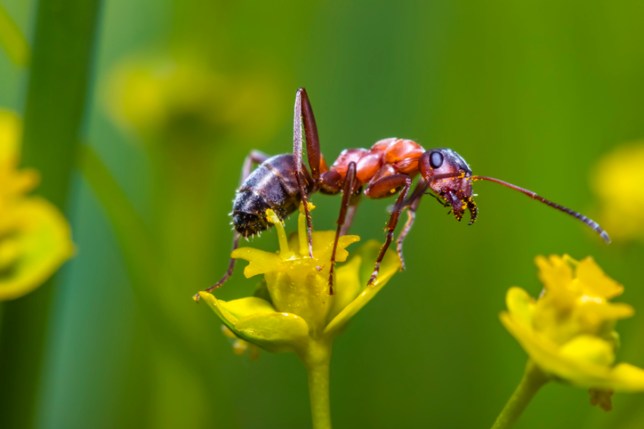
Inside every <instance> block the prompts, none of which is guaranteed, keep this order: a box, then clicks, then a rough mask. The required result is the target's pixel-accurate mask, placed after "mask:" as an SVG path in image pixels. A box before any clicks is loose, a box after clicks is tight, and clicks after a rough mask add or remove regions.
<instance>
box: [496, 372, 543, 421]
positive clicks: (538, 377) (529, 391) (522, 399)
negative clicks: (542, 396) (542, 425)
mask: <svg viewBox="0 0 644 429" xmlns="http://www.w3.org/2000/svg"><path fill="white" fill-rule="evenodd" d="M547 381H548V377H547V376H546V375H545V374H544V373H543V372H542V371H541V369H539V368H538V367H537V366H536V365H535V364H533V363H532V361H528V363H527V365H526V367H525V371H524V373H523V378H522V379H521V382H520V383H519V385H518V386H517V388H516V390H515V391H514V393H512V396H511V397H510V399H509V400H508V402H507V403H506V404H505V407H504V408H503V410H502V411H501V413H500V414H499V416H498V417H497V418H496V421H495V422H494V425H493V426H492V429H505V428H510V427H512V425H513V424H514V422H516V421H517V419H518V418H519V417H520V416H521V414H522V413H523V410H525V408H526V407H527V406H528V404H529V403H530V401H531V400H532V398H533V397H534V395H535V393H537V391H538V390H539V389H540V388H541V386H543V385H544V384H545V383H546V382H547Z"/></svg>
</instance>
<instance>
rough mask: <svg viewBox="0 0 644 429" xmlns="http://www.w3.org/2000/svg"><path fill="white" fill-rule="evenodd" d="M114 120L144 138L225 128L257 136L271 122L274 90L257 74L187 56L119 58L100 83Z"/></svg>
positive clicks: (195, 135)
mask: <svg viewBox="0 0 644 429" xmlns="http://www.w3.org/2000/svg"><path fill="white" fill-rule="evenodd" d="M105 90H106V91H105V94H106V99H107V104H108V108H109V111H110V113H111V115H112V116H113V117H114V118H115V119H116V121H117V123H118V124H119V125H120V126H121V127H123V128H125V129H127V130H129V131H133V132H135V133H136V134H137V135H139V136H140V137H143V138H145V139H148V138H152V139H156V138H169V139H173V138H176V139H180V141H181V142H186V141H189V140H191V139H192V140H199V141H203V140H206V141H208V140H209V139H211V138H212V137H213V136H215V137H220V136H221V135H225V134H227V133H235V134H238V135H242V136H243V137H244V138H256V137H258V136H260V135H261V134H262V133H264V132H265V131H266V129H267V127H269V126H271V125H273V124H274V123H275V122H276V119H277V116H276V113H277V112H275V111H274V110H273V109H270V108H268V106H272V105H274V104H275V103H274V102H273V99H274V98H275V92H274V91H273V89H272V85H270V84H268V82H266V81H264V80H263V79H262V78H244V77H240V76H230V75H226V74H223V73H218V72H215V71H214V70H213V69H212V68H211V67H209V66H207V65H206V64H204V63H203V62H202V61H201V60H199V59H196V58H191V57H189V56H183V57H176V58H175V57H171V56H167V55H156V56H140V57H135V58H132V59H130V60H126V61H124V62H123V63H122V64H120V65H119V66H118V67H117V68H116V69H115V70H114V71H113V72H112V74H111V76H110V78H109V80H108V85H107V87H106V88H105Z"/></svg>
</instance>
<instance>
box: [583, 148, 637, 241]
mask: <svg viewBox="0 0 644 429" xmlns="http://www.w3.org/2000/svg"><path fill="white" fill-rule="evenodd" d="M592 185H593V188H594V190H595V193H596V194H597V196H598V197H599V200H600V205H601V210H600V214H599V218H600V220H601V223H602V225H603V226H604V227H606V229H607V230H608V231H610V233H611V236H612V237H613V238H614V239H615V241H620V240H622V241H624V240H640V241H644V141H640V142H636V143H632V144H630V145H625V146H622V147H619V148H617V149H616V150H614V151H613V152H612V153H610V154H608V155H606V156H605V157H604V158H603V159H602V160H601V161H600V162H599V164H598V166H597V168H596V169H595V171H594V172H593V175H592Z"/></svg>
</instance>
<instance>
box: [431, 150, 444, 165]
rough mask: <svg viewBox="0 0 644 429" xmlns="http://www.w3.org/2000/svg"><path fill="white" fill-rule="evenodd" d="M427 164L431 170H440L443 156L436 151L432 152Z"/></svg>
mask: <svg viewBox="0 0 644 429" xmlns="http://www.w3.org/2000/svg"><path fill="white" fill-rule="evenodd" d="M429 164H430V165H431V166H432V168H440V166H441V165H443V154H442V153H440V152H438V151H434V152H432V153H431V154H430V155H429Z"/></svg>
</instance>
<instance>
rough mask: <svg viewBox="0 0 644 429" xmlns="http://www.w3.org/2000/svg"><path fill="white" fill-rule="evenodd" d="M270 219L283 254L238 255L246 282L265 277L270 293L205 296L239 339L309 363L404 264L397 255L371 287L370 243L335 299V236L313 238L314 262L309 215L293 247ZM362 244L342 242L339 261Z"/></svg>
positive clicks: (343, 271) (342, 275) (341, 276)
mask: <svg viewBox="0 0 644 429" xmlns="http://www.w3.org/2000/svg"><path fill="white" fill-rule="evenodd" d="M268 214H269V219H271V220H272V222H273V223H274V224H275V227H276V229H277V235H278V239H279V243H280V250H279V252H277V253H272V252H265V251H263V250H259V249H253V248H240V249H237V250H235V251H234V252H233V254H232V255H233V257H234V258H239V259H245V260H247V261H249V264H248V265H247V266H246V267H245V269H244V275H245V276H246V277H253V276H256V275H259V274H262V275H263V276H264V280H265V290H261V291H260V293H259V294H258V295H262V296H263V297H260V296H253V297H247V298H241V299H236V300H233V301H228V302H226V301H222V300H218V299H217V298H215V296H214V295H212V294H210V293H207V292H200V296H201V298H202V299H204V300H205V301H206V302H207V303H208V304H209V305H210V306H211V307H212V309H213V310H214V311H215V313H217V315H218V316H219V318H220V319H221V320H222V321H223V322H224V323H225V324H226V326H228V328H229V329H230V330H231V331H232V332H234V333H235V334H236V335H237V336H238V337H239V338H242V339H244V340H246V341H248V342H250V343H252V344H255V345H257V346H259V347H261V348H263V349H265V350H268V351H272V352H281V351H293V352H296V353H297V354H298V355H299V356H300V357H302V358H303V359H304V360H305V361H306V360H307V359H308V358H309V357H310V356H309V355H310V352H311V350H312V348H315V347H316V343H322V344H325V345H330V342H331V340H332V339H333V337H334V336H335V335H337V334H338V333H339V332H340V331H341V330H342V328H343V327H344V326H345V325H346V324H347V322H348V321H349V319H350V318H351V317H353V316H354V315H355V314H356V313H357V312H358V311H359V310H360V309H361V308H362V307H363V306H364V305H366V304H367V302H369V301H370V300H371V299H372V298H373V297H374V296H375V295H376V294H377V293H378V292H379V291H380V289H382V287H383V286H384V285H385V284H386V283H387V282H388V281H389V279H390V278H391V277H392V276H393V275H394V273H396V272H397V271H398V269H399V268H400V262H399V260H398V257H397V256H396V255H395V254H393V253H388V254H387V255H386V257H385V259H384V261H383V263H382V266H381V271H380V275H379V277H378V280H377V282H376V284H375V285H374V286H366V285H367V280H368V276H369V274H370V271H371V269H372V267H371V265H370V263H371V261H373V260H374V258H375V255H376V253H377V251H378V249H379V245H378V243H376V242H371V243H368V244H367V245H365V246H363V248H362V249H361V250H360V251H359V255H356V256H354V257H353V258H352V259H351V260H350V261H349V262H348V263H346V264H344V265H341V266H338V268H337V270H336V277H335V278H336V280H335V285H334V294H333V295H330V294H329V285H328V276H329V260H330V256H331V251H332V246H333V239H334V235H335V232H334V231H323V232H314V233H313V255H314V257H313V258H310V257H309V256H308V248H307V245H306V228H305V226H304V225H305V222H304V219H303V215H302V214H300V221H299V225H300V228H299V234H298V235H295V236H293V237H292V238H291V240H290V241H289V240H287V238H286V233H285V231H284V227H283V226H282V224H281V222H280V220H279V218H277V216H276V215H275V214H274V213H273V212H272V211H270V210H269V211H268ZM358 240H359V237H357V236H355V235H345V236H342V237H340V240H339V243H338V249H337V253H336V260H337V261H338V262H344V261H346V260H347V258H348V256H349V253H348V251H347V250H346V247H347V246H349V245H350V244H352V243H355V242H356V241H358ZM363 261H365V262H366V264H363ZM363 268H364V269H363Z"/></svg>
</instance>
